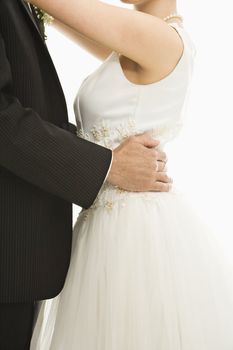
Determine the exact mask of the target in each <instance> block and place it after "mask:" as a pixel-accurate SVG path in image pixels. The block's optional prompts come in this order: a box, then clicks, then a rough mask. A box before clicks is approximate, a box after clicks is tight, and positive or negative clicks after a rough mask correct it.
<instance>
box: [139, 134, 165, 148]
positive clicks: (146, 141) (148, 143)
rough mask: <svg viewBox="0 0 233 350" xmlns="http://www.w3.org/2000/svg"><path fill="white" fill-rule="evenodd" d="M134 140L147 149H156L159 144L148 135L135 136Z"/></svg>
mask: <svg viewBox="0 0 233 350" xmlns="http://www.w3.org/2000/svg"><path fill="white" fill-rule="evenodd" d="M134 139H135V141H136V142H138V143H140V144H142V145H143V146H145V147H148V148H154V147H158V145H159V143H160V142H159V141H158V140H155V139H153V138H152V137H151V136H150V135H149V134H148V133H144V134H139V135H136V136H134Z"/></svg>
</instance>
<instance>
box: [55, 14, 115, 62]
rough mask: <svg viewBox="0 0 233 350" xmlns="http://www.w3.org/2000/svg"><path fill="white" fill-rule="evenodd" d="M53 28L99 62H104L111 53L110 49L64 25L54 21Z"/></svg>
mask: <svg viewBox="0 0 233 350" xmlns="http://www.w3.org/2000/svg"><path fill="white" fill-rule="evenodd" d="M53 26H54V27H55V28H56V29H57V30H58V31H59V32H61V33H62V34H64V35H65V36H66V37H68V38H70V39H71V40H72V41H74V42H75V43H77V44H78V45H79V46H81V47H82V48H83V49H85V50H86V51H88V52H89V53H90V54H92V55H93V56H95V57H97V58H98V59H100V60H105V59H106V58H107V57H108V56H109V55H110V54H111V52H112V50H111V49H109V48H107V47H104V46H103V45H101V44H99V43H97V42H95V41H94V40H91V39H89V38H87V37H85V36H84V35H82V34H81V33H79V32H78V31H77V30H74V29H72V28H70V27H68V26H67V25H65V24H64V23H62V22H60V21H58V20H57V19H54V21H53Z"/></svg>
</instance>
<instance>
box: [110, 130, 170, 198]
mask: <svg viewBox="0 0 233 350" xmlns="http://www.w3.org/2000/svg"><path fill="white" fill-rule="evenodd" d="M158 146H159V141H156V140H154V139H153V138H152V137H151V136H150V135H149V134H148V133H144V134H141V135H138V136H132V137H129V138H128V139H126V140H125V141H124V142H122V143H121V144H120V146H118V147H117V148H116V149H115V150H114V151H113V162H112V167H111V170H110V172H109V175H108V178H107V181H108V182H110V183H111V184H112V185H116V186H118V187H120V188H123V189H124V190H127V191H134V192H147V191H154V192H169V191H170V189H171V183H172V179H171V178H169V177H168V175H167V169H166V162H167V156H166V153H164V152H161V151H159V150H157V149H156V148H157V147H158Z"/></svg>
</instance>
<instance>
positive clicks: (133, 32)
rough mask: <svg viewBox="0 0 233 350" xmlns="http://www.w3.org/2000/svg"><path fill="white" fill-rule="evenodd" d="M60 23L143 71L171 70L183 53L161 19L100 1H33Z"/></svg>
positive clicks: (172, 31) (173, 31)
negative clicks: (135, 63)
mask: <svg viewBox="0 0 233 350" xmlns="http://www.w3.org/2000/svg"><path fill="white" fill-rule="evenodd" d="M30 1H31V2H32V3H33V4H35V5H36V6H38V7H41V8H43V9H44V10H45V11H46V12H48V13H49V14H51V15H52V16H53V17H55V18H57V19H58V20H59V21H61V22H63V23H64V24H66V25H68V26H70V27H71V28H73V29H74V30H77V31H78V32H79V33H81V34H82V35H84V36H85V37H87V38H89V39H90V40H94V41H95V42H98V43H99V44H100V45H102V46H104V47H108V48H110V49H111V50H113V51H116V52H118V53H121V54H123V55H124V56H126V57H128V58H130V59H132V60H133V61H135V62H137V63H138V64H139V65H140V66H141V67H142V68H146V69H147V68H153V67H155V66H157V67H158V65H159V67H160V68H163V69H164V68H165V69H168V68H171V67H173V66H174V63H176V62H177V61H178V59H179V58H180V56H181V54H182V51H183V44H182V42H181V39H180V38H179V36H178V35H177V33H176V32H175V30H174V29H172V28H171V27H170V26H168V25H167V24H166V23H165V22H164V21H162V20H161V19H159V18H157V17H154V16H151V15H148V14H145V13H142V12H139V11H136V10H129V9H126V8H121V7H117V6H113V5H109V4H105V3H102V2H101V1H99V0H30Z"/></svg>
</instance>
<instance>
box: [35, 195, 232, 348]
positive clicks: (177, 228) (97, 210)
mask: <svg viewBox="0 0 233 350" xmlns="http://www.w3.org/2000/svg"><path fill="white" fill-rule="evenodd" d="M97 202H98V201H97ZM31 350H233V267H232V264H231V262H230V261H229V260H228V259H227V257H226V256H225V254H224V250H223V246H222V245H221V244H220V242H219V241H218V239H217V236H216V235H215V234H214V233H213V232H211V231H210V230H209V229H208V228H207V227H206V226H205V225H204V223H203V222H201V220H200V219H199V218H198V216H197V215H196V214H195V212H193V210H192V207H191V206H190V205H189V203H188V201H187V200H186V199H185V197H184V195H182V194H179V193H172V192H171V193H149V194H144V195H141V194H136V193H118V194H117V195H116V194H114V192H112V193H111V191H108V192H107V194H106V195H103V196H102V198H101V199H100V200H99V202H98V203H97V205H95V206H94V207H93V208H91V209H89V210H85V211H82V212H81V214H80V216H79V217H78V220H77V222H76V225H75V227H74V232H73V248H72V258H71V264H70V269H69V272H68V275H67V280H66V283H65V287H64V289H63V291H62V293H61V294H60V295H59V296H58V297H56V298H55V299H53V300H52V301H46V302H43V304H42V308H41V311H40V314H39V317H38V320H37V323H36V327H35V330H34V334H33V339H32V345H31Z"/></svg>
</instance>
